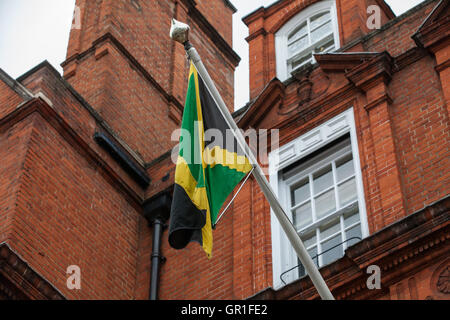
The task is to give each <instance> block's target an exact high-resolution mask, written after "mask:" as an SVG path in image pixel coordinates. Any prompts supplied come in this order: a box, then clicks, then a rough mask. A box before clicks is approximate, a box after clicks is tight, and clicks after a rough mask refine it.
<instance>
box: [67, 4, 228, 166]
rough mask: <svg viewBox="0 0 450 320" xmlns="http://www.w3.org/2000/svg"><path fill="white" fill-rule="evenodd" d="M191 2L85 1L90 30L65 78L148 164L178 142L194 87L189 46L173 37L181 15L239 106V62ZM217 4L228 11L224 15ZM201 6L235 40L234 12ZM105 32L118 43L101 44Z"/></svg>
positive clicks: (76, 44)
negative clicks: (175, 134) (174, 138)
mask: <svg viewBox="0 0 450 320" xmlns="http://www.w3.org/2000/svg"><path fill="white" fill-rule="evenodd" d="M186 3H187V1H171V0H165V1H97V2H93V1H92V2H91V1H88V4H86V1H85V0H79V1H77V5H78V6H79V7H80V8H82V10H81V12H82V28H81V31H80V30H75V31H73V32H72V34H71V38H70V42H69V49H68V54H67V57H68V62H67V63H65V64H64V69H65V70H64V71H65V76H66V78H67V79H68V80H69V82H70V83H71V84H72V85H73V86H74V88H75V89H76V90H77V91H78V92H79V93H81V94H82V95H83V96H84V97H85V99H86V100H87V101H88V102H89V103H90V104H91V105H92V106H93V107H94V108H95V109H96V110H97V111H99V112H100V114H101V115H102V116H103V118H104V119H105V120H106V121H107V122H108V123H109V125H110V126H111V127H112V128H113V130H115V131H116V132H117V133H118V134H119V135H120V136H121V137H122V138H123V139H124V140H125V142H127V143H128V144H129V145H130V147H131V148H132V149H133V150H134V151H135V152H137V153H138V154H140V155H141V156H142V157H143V159H144V160H145V161H146V162H151V161H152V160H154V159H155V158H157V157H158V156H159V155H161V154H163V153H165V152H166V151H168V150H170V149H171V148H172V147H173V145H174V144H173V143H172V142H170V135H171V133H172V131H173V130H174V129H176V128H177V127H178V126H179V119H180V118H181V110H180V108H182V106H183V104H184V97H185V92H186V89H187V74H188V67H189V65H188V63H187V61H186V59H185V53H184V49H183V48H182V46H181V45H180V44H177V43H175V42H173V41H172V40H171V39H170V37H169V30H170V23H171V19H172V18H173V17H175V18H177V19H178V20H181V21H184V22H187V23H189V24H190V25H191V28H192V30H191V41H192V43H193V44H194V45H195V46H196V47H197V48H198V51H199V53H200V55H201V56H202V58H203V61H204V63H205V65H206V67H207V68H208V69H209V70H210V74H211V77H212V78H213V80H214V81H215V82H216V84H217V87H218V88H219V90H220V91H221V93H222V96H223V98H224V100H225V102H226V103H227V105H228V106H229V108H230V110H234V90H233V87H234V68H235V66H234V64H233V62H232V61H230V59H229V58H228V57H227V55H226V54H224V53H223V52H221V49H219V48H218V47H217V45H216V44H215V41H214V40H211V39H210V38H209V36H208V35H207V32H206V31H207V30H203V29H201V27H200V26H198V25H197V24H196V22H195V20H194V19H192V18H191V17H190V16H189V14H188V12H189V10H190V9H189V8H188V7H187V5H186ZM86 6H87V7H86ZM214 8H216V9H217V8H222V10H221V11H220V12H221V14H220V15H219V14H218V13H217V11H215V10H213V9H214ZM198 9H199V10H200V12H202V13H204V14H205V18H206V19H207V20H208V22H209V23H211V24H212V25H217V24H220V28H219V30H221V31H220V33H221V34H222V35H223V36H224V37H226V38H225V40H226V41H227V42H228V43H229V44H230V45H231V38H230V36H231V23H232V21H231V13H232V11H231V9H230V8H228V7H225V4H224V2H223V1H222V0H216V1H212V2H211V1H209V2H208V5H206V4H204V3H199V4H198ZM222 13H224V14H222ZM105 34H111V35H112V37H114V38H115V39H117V42H115V41H112V40H106V41H103V42H102V41H100V43H97V44H96V45H94V46H93V42H95V41H96V40H98V39H99V38H101V37H102V36H104V35H105ZM118 46H119V47H120V48H119V47H118ZM77 48H79V49H77ZM80 53H82V55H80V56H77V55H76V54H80ZM177 119H178V120H177ZM174 120H175V121H174ZM149 142H150V143H151V145H152V147H151V148H149Z"/></svg>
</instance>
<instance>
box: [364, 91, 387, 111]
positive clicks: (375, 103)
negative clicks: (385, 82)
mask: <svg viewBox="0 0 450 320" xmlns="http://www.w3.org/2000/svg"><path fill="white" fill-rule="evenodd" d="M383 102H386V103H387V104H392V102H393V100H392V98H391V97H390V95H389V94H388V93H385V94H383V95H381V96H380V97H379V98H377V99H375V100H373V101H371V102H369V103H368V104H366V105H365V106H364V109H366V111H369V110H371V109H372V108H374V107H376V106H378V105H379V104H381V103H383Z"/></svg>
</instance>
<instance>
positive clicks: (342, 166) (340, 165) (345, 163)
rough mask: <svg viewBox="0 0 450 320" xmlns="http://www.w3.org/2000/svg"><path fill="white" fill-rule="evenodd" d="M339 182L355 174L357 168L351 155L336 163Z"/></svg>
mask: <svg viewBox="0 0 450 320" xmlns="http://www.w3.org/2000/svg"><path fill="white" fill-rule="evenodd" d="M336 169H337V177H338V181H342V180H344V179H346V178H348V177H350V176H352V175H354V174H355V167H354V164H353V156H352V154H349V155H348V156H346V157H345V158H343V159H341V160H339V161H337V162H336Z"/></svg>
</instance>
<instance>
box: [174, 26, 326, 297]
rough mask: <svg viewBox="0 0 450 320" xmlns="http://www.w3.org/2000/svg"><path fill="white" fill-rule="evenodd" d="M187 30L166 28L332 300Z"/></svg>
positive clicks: (308, 269)
mask: <svg viewBox="0 0 450 320" xmlns="http://www.w3.org/2000/svg"><path fill="white" fill-rule="evenodd" d="M188 32H189V26H187V25H186V24H183V23H180V22H178V21H176V20H172V28H171V32H170V36H171V38H172V39H173V40H175V41H177V42H180V43H182V44H183V45H184V46H185V49H186V53H187V55H188V57H189V59H190V60H191V61H192V63H193V64H194V66H195V68H196V69H197V72H198V73H199V74H200V76H201V77H202V79H203V81H204V82H205V84H206V86H207V87H208V89H209V90H210V93H211V95H212V96H213V98H214V99H215V101H216V103H217V105H218V107H219V110H220V112H221V114H222V115H223V117H224V118H225V121H226V122H227V124H228V126H229V127H230V128H231V129H233V131H234V134H235V137H236V140H237V142H238V144H239V146H240V147H241V149H242V150H244V152H245V154H246V156H247V158H248V159H249V161H250V163H251V164H252V165H253V167H254V168H255V169H254V170H253V176H254V177H255V180H256V181H257V182H258V184H259V186H260V187H261V190H262V192H263V193H264V195H265V197H266V199H267V201H268V202H269V205H270V207H271V208H272V210H273V212H274V214H275V216H276V217H277V219H278V221H279V223H280V225H281V227H282V228H283V230H284V232H285V233H286V236H287V237H288V239H289V242H290V243H291V245H292V247H293V248H294V250H295V252H296V254H297V256H298V258H299V259H300V261H301V263H302V264H303V266H304V267H305V270H306V272H307V273H308V275H309V277H310V279H311V281H312V282H313V284H314V286H315V287H316V289H317V291H318V293H319V295H320V297H321V298H322V299H323V300H334V297H333V295H332V294H331V291H330V289H329V288H328V286H327V285H326V283H325V281H324V280H323V278H322V275H321V274H320V272H319V270H318V269H317V267H316V265H315V264H314V262H313V260H312V258H311V257H310V255H309V253H308V251H307V250H306V248H305V246H304V244H303V242H302V240H301V239H300V236H299V235H298V233H297V231H296V230H295V228H294V226H293V225H292V223H291V221H290V219H289V218H288V216H287V215H286V213H285V211H284V209H283V207H282V206H281V204H280V202H279V201H278V198H277V196H276V195H275V192H274V191H273V189H272V187H271V186H270V184H269V182H268V181H267V179H266V176H265V175H264V172H263V170H262V169H261V167H260V165H259V163H258V161H257V160H256V158H255V156H254V155H253V152H252V151H251V149H250V147H249V146H248V144H247V142H246V141H245V138H244V136H243V135H242V133H241V131H240V130H239V128H238V126H237V125H236V123H235V122H234V119H233V117H232V116H231V114H230V111H229V110H228V108H227V106H226V105H225V102H224V101H223V99H222V96H221V95H220V93H219V91H218V90H217V88H216V86H215V84H214V82H213V80H212V79H211V77H210V76H209V73H208V71H207V70H206V68H205V66H204V65H203V62H202V60H201V58H200V55H199V54H198V52H197V50H196V49H195V48H194V47H193V46H192V45H191V44H190V42H189V39H188Z"/></svg>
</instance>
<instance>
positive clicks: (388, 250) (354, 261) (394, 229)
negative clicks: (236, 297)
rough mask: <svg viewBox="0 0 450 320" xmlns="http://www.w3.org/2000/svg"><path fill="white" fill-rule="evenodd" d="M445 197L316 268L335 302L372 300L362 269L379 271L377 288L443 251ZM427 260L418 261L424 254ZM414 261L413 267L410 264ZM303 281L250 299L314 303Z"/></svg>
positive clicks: (311, 288)
mask: <svg viewBox="0 0 450 320" xmlns="http://www.w3.org/2000/svg"><path fill="white" fill-rule="evenodd" d="M449 211H450V196H447V197H446V198H444V199H441V200H440V201H438V202H436V203H434V204H431V205H429V206H427V207H426V208H424V209H422V210H420V211H418V212H416V213H414V214H411V215H409V216H407V217H406V218H404V219H402V220H400V221H397V222H395V223H394V224H392V225H390V226H388V227H386V228H385V229H383V230H380V231H379V232H377V233H375V234H373V235H371V236H370V237H368V238H366V239H363V240H362V241H361V242H359V243H357V244H355V245H354V246H352V247H350V248H349V249H347V251H346V253H345V256H344V257H343V258H341V259H339V260H338V261H336V262H334V263H332V264H330V265H328V266H326V267H324V268H322V269H321V274H322V275H323V277H324V279H325V281H326V283H327V284H328V285H329V286H330V289H331V290H332V291H333V293H334V294H335V298H337V299H348V298H353V297H355V296H357V295H364V296H365V298H366V299H372V298H373V297H374V296H375V295H379V294H380V292H372V291H369V290H368V289H367V287H366V280H367V274H366V267H367V266H368V265H371V264H376V265H378V266H379V267H380V268H381V270H382V272H383V280H382V281H383V283H382V286H383V287H384V288H386V286H388V285H390V284H391V283H395V282H396V281H398V280H399V279H401V278H402V277H404V270H403V269H402V267H403V266H404V265H407V266H408V268H409V269H411V270H413V269H414V268H419V267H421V266H422V267H423V266H424V265H426V264H429V263H430V261H432V260H431V258H432V257H435V256H436V257H438V256H439V257H442V256H443V255H444V253H445V251H447V252H448V242H449V240H450V235H449V224H450V221H449V220H450V218H449V214H448V213H449ZM425 252H426V253H427V258H426V259H425V258H424V253H425ZM412 261H414V262H412ZM317 298H318V294H317V291H316V289H315V288H314V286H313V284H312V282H311V280H310V278H309V277H304V278H302V279H299V280H297V281H295V282H293V283H291V284H288V285H287V286H285V287H283V288H281V289H280V290H277V291H276V290H274V289H273V288H267V289H265V290H264V291H262V292H260V293H258V294H256V295H255V296H252V297H251V298H250V299H257V300H263V299H273V300H280V299H317Z"/></svg>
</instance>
